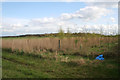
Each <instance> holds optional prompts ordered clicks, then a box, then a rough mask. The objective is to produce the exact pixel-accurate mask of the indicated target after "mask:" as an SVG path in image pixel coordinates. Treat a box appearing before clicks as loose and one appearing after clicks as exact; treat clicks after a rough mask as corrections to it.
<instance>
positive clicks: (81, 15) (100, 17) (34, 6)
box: [0, 2, 118, 36]
mask: <svg viewBox="0 0 120 80" xmlns="http://www.w3.org/2000/svg"><path fill="white" fill-rule="evenodd" d="M60 27H61V28H62V29H63V30H64V31H65V32H67V29H68V28H69V29H70V31H71V32H72V33H74V32H77V33H78V32H89V33H102V34H105V35H108V34H109V35H111V34H112V35H115V34H117V33H118V4H117V2H3V3H2V23H1V24H0V30H2V36H17V35H24V34H44V33H57V32H58V30H59V28H60Z"/></svg>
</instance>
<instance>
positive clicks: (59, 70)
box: [2, 49, 119, 78]
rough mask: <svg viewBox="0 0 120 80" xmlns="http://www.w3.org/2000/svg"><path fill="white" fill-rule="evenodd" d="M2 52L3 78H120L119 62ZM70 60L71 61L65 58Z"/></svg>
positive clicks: (112, 59)
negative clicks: (66, 59)
mask: <svg viewBox="0 0 120 80" xmlns="http://www.w3.org/2000/svg"><path fill="white" fill-rule="evenodd" d="M18 53H19V52H14V53H13V52H12V51H10V50H5V49H3V52H2V57H3V58H2V73H3V74H2V77H3V78H118V77H119V74H118V65H119V64H118V61H117V60H118V59H116V58H107V59H105V60H104V61H99V60H95V58H92V59H89V58H86V57H82V56H75V55H63V54H61V55H58V56H62V57H63V58H62V59H63V60H61V59H59V58H58V60H56V59H54V57H53V56H50V55H52V54H54V53H50V52H47V53H43V55H40V57H37V56H35V55H27V54H22V55H21V54H18ZM66 57H69V59H68V61H67V62H66V61H64V58H66Z"/></svg>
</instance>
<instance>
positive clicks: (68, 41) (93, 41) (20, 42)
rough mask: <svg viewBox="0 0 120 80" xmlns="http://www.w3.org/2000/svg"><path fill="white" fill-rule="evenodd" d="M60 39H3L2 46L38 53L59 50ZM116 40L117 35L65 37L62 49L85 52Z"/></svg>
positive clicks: (62, 41)
mask: <svg viewBox="0 0 120 80" xmlns="http://www.w3.org/2000/svg"><path fill="white" fill-rule="evenodd" d="M58 40H59V38H37V39H35V38H30V39H29V38H22V39H2V48H8V49H9V48H10V49H12V50H13V51H14V50H19V51H21V50H23V51H24V52H28V53H34V54H37V53H40V52H41V51H44V50H51V51H57V50H58V49H59V43H58ZM75 40H77V43H75ZM116 41H117V38H116V37H102V38H100V37H88V38H85V37H71V38H67V37H65V38H63V39H61V43H60V50H63V51H66V50H75V51H77V50H81V51H83V53H84V52H85V51H86V50H87V49H88V48H89V47H91V46H100V44H104V43H111V42H116Z"/></svg>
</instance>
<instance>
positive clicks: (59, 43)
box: [58, 40, 60, 50]
mask: <svg viewBox="0 0 120 80" xmlns="http://www.w3.org/2000/svg"><path fill="white" fill-rule="evenodd" d="M58 45H59V50H60V40H59V41H58Z"/></svg>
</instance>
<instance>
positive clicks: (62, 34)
mask: <svg viewBox="0 0 120 80" xmlns="http://www.w3.org/2000/svg"><path fill="white" fill-rule="evenodd" d="M58 32H59V33H58V37H59V38H60V39H63V38H64V36H65V34H64V30H63V29H62V28H61V27H60V29H59V31H58Z"/></svg>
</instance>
